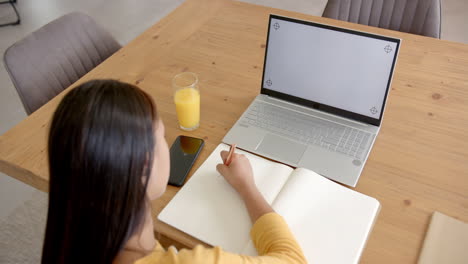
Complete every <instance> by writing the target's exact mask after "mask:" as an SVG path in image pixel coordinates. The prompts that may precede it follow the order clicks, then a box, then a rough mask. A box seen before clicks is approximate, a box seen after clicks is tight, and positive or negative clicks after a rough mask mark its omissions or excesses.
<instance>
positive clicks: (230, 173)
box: [216, 151, 273, 223]
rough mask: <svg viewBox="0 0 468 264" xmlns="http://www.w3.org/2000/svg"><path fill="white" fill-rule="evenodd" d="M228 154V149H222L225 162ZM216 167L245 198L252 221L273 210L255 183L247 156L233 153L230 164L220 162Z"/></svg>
mask: <svg viewBox="0 0 468 264" xmlns="http://www.w3.org/2000/svg"><path fill="white" fill-rule="evenodd" d="M227 156H228V152H227V151H221V158H222V159H223V163H224V162H225V161H226V158H227ZM216 169H217V170H218V172H219V173H220V174H221V175H223V177H224V179H226V181H227V182H229V184H231V186H232V187H233V188H234V189H235V190H236V191H237V192H238V193H239V194H240V196H241V197H242V199H243V200H244V203H245V206H246V207H247V211H248V212H249V215H250V219H252V223H255V221H257V219H258V218H260V217H261V216H262V215H264V214H266V213H269V212H273V209H272V208H271V206H270V205H269V204H268V203H267V202H266V201H265V198H264V197H263V195H262V194H261V193H260V192H259V191H258V189H257V186H256V185H255V181H254V177H253V171H252V166H250V162H249V160H248V159H247V157H246V156H244V155H242V154H236V153H233V154H232V160H231V164H229V166H226V165H224V164H218V165H217V166H216Z"/></svg>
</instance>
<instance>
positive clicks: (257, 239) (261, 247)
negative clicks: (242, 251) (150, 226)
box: [135, 213, 307, 264]
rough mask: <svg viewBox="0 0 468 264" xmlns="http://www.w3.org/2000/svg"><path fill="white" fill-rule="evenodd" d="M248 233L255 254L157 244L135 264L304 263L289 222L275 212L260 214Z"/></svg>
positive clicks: (216, 248) (215, 248)
mask: <svg viewBox="0 0 468 264" xmlns="http://www.w3.org/2000/svg"><path fill="white" fill-rule="evenodd" d="M250 236H251V237H252V241H253V242H254V244H255V247H256V248H257V251H258V254H259V256H258V257H251V256H243V255H239V254H233V253H229V252H225V251H223V250H222V249H221V248H220V247H214V248H206V247H203V246H201V245H199V246H196V247H195V248H194V249H191V250H188V249H182V250H181V251H179V252H178V253H177V252H176V251H175V250H174V249H173V248H169V250H164V248H163V247H162V246H161V245H160V244H159V243H158V244H157V245H156V247H155V249H154V251H153V252H152V253H151V254H149V255H147V256H146V257H144V258H142V259H139V260H137V261H136V262H135V264H156V263H164V264H172V263H174V264H185V263H191V264H198V263H203V264H214V263H216V264H227V263H242V264H248V263H265V264H267V263H268V264H270V263H271V264H273V263H275V264H280V263H288V264H295V263H307V261H306V260H305V257H304V255H303V253H302V250H301V247H300V246H299V244H297V242H296V240H295V239H294V236H293V234H292V233H291V231H290V230H289V227H288V225H287V224H286V222H285V221H284V220H283V218H282V217H281V216H280V215H278V214H276V213H268V214H265V215H263V216H262V217H260V218H259V219H258V220H257V221H256V222H255V224H254V225H253V227H252V230H251V231H250Z"/></svg>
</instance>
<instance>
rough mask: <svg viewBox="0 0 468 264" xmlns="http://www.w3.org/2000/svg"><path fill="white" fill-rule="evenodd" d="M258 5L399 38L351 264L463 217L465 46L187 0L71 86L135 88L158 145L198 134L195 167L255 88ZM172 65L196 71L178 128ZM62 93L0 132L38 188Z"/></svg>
mask: <svg viewBox="0 0 468 264" xmlns="http://www.w3.org/2000/svg"><path fill="white" fill-rule="evenodd" d="M270 13H275V14H280V15H285V16H292V17H297V18H301V19H308V20H311V21H315V22H321V23H328V24H332V25H338V26H344V27H348V28H353V29H357V30H362V31H369V32H374V33H379V34H384V35H389V36H394V37H398V38H401V39H403V41H402V46H401V52H400V56H399V59H398V63H397V66H396V72H395V76H394V79H393V84H392V89H391V92H390V95H389V98H388V103H387V109H386V113H385V118H384V121H383V127H382V129H381V132H380V134H379V136H378V137H377V141H376V142H375V145H374V148H373V150H372V152H371V154H370V157H369V160H368V162H367V164H366V166H365V168H364V171H363V173H362V176H361V179H360V181H359V183H358V185H357V188H356V190H357V191H359V192H362V193H364V194H367V195H370V196H373V197H375V198H377V199H378V200H379V201H380V202H381V203H382V210H381V213H380V216H379V218H378V221H377V222H376V225H375V227H374V230H373V232H372V235H371V236H370V240H369V242H368V244H367V247H366V249H365V250H364V253H363V256H362V261H361V263H414V262H415V261H416V260H417V258H418V255H419V251H420V248H421V246H422V242H423V239H424V236H425V232H426V229H427V227H428V223H429V220H430V216H431V214H432V212H433V211H434V210H438V211H440V212H442V213H445V214H447V215H450V216H453V217H455V218H458V219H461V220H463V221H468V45H464V44H459V43H453V42H448V41H442V40H437V39H432V38H427V37H421V36H416V35H411V34H405V33H399V32H394V31H389V30H383V29H377V28H372V27H367V26H362V25H357V24H351V23H346V22H341V21H334V20H330V19H326V18H320V17H313V16H309V15H304V14H299V13H294V12H288V11H283V10H278V9H272V8H268V7H262V6H256V5H251V4H246V3H241V2H232V1H227V0H217V1H213V0H188V1H187V2H185V3H184V4H182V5H181V6H180V7H179V8H178V9H177V10H175V11H174V12H173V13H171V14H170V15H168V16H167V17H165V18H164V19H162V20H161V21H160V22H159V23H157V24H156V25H154V26H153V27H151V28H150V29H148V30H147V31H146V32H144V33H143V34H142V35H140V36H139V37H138V38H136V39H135V40H134V41H133V42H131V43H130V44H128V45H127V46H126V47H124V48H123V49H121V50H120V51H118V52H117V53H116V54H114V55H113V56H112V57H111V58H109V59H108V60H106V61H105V62H104V63H102V64H101V65H99V66H98V67H97V68H96V69H94V70H93V71H91V72H90V73H89V74H87V75H86V76H84V77H83V78H82V79H81V80H79V81H78V83H82V82H83V81H85V80H90V79H94V78H114V79H119V80H122V81H126V82H130V83H134V84H137V85H138V86H140V87H142V88H143V89H145V90H146V91H147V92H149V93H150V94H151V95H152V96H153V97H154V98H155V100H156V102H157V106H158V110H159V113H160V115H161V116H162V118H163V120H164V122H165V124H166V129H167V130H166V131H167V132H166V133H167V140H168V142H169V143H171V142H173V141H174V139H175V138H176V136H178V135H179V134H185V135H190V136H195V137H201V138H204V139H205V141H206V146H205V148H204V150H203V151H202V152H201V155H200V158H199V159H198V161H197V162H196V163H195V169H196V168H198V167H199V166H200V164H201V163H202V162H203V161H204V160H205V159H206V157H207V156H208V154H209V153H210V152H211V151H212V150H213V149H214V148H215V146H216V145H218V144H219V143H220V142H221V139H222V138H223V136H224V135H225V133H226V132H227V131H228V130H229V129H230V128H231V126H232V125H233V124H234V122H235V121H236V120H237V119H238V118H239V116H240V115H241V114H242V112H243V111H244V109H245V108H246V107H247V106H248V105H249V103H250V102H251V101H252V100H253V99H254V97H255V96H256V95H257V94H258V93H259V92H260V84H261V76H262V67H263V56H264V52H265V41H266V32H267V23H268V15H269V14H270ZM181 71H193V72H196V73H198V74H199V76H200V78H201V92H202V122H201V127H200V128H199V129H198V130H196V131H194V132H190V133H188V132H182V131H181V130H179V129H178V128H177V123H176V122H177V121H176V116H175V107H174V105H173V102H172V89H171V85H170V81H171V78H172V77H173V76H174V75H175V74H177V73H179V72H181ZM75 85H76V84H75ZM75 85H74V86H75ZM69 89H70V88H69ZM69 89H68V90H69ZM63 94H64V93H62V94H60V95H59V96H57V97H56V98H55V99H53V100H52V101H50V102H49V103H48V104H46V105H45V106H44V107H42V108H41V109H39V110H38V111H37V112H35V113H34V114H32V115H31V116H29V117H28V118H27V119H25V120H24V121H22V122H21V123H20V124H18V125H17V126H16V127H14V128H13V129H11V130H10V131H8V132H7V133H5V134H4V135H2V136H1V137H0V170H1V171H2V172H4V173H6V174H8V175H11V176H12V177H14V178H16V179H18V180H21V181H23V182H25V183H27V184H29V185H31V186H33V187H35V188H37V189H40V190H43V191H47V188H48V166H47V157H46V138H47V131H48V125H49V121H50V118H51V115H52V113H53V111H54V109H55V108H56V106H57V104H58V102H59V100H60V99H61V98H62V97H63ZM193 171H194V170H192V172H193ZM177 191H178V188H174V187H169V188H168V190H167V191H166V193H165V194H164V195H163V197H162V198H160V199H159V200H157V201H155V202H154V204H153V210H154V216H155V217H156V215H158V214H159V212H160V211H161V209H162V208H163V207H164V206H165V205H166V204H167V203H168V202H169V201H170V200H171V198H172V197H173V196H174V195H175V193H176V192H177ZM200 224H203V223H200ZM156 229H157V230H158V231H159V232H160V233H161V234H162V235H163V237H165V240H167V239H169V240H171V241H177V242H179V243H181V244H183V245H186V246H188V247H192V246H193V245H195V244H196V243H198V241H197V240H195V239H193V238H191V237H189V236H187V235H185V234H183V233H182V232H179V231H177V230H174V229H173V228H171V227H169V226H167V225H165V224H163V223H160V222H156ZM311 235H313V234H311ZM337 253H338V254H339V252H337Z"/></svg>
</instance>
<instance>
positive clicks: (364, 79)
mask: <svg viewBox="0 0 468 264" xmlns="http://www.w3.org/2000/svg"><path fill="white" fill-rule="evenodd" d="M270 27H271V28H270V33H269V40H268V51H267V55H266V63H265V75H264V83H263V87H265V88H267V89H270V90H274V91H278V92H281V93H285V94H289V95H293V96H296V97H300V98H304V99H306V100H310V101H314V102H318V103H321V104H326V105H329V106H333V107H336V108H340V109H343V110H347V111H350V112H354V113H358V114H361V115H365V116H368V117H372V118H375V119H379V117H380V113H381V111H382V110H383V109H382V108H383V103H384V98H385V93H386V89H387V84H388V82H389V77H390V75H391V69H392V64H393V60H394V56H395V51H396V48H397V43H395V42H391V41H386V40H381V39H375V38H371V37H365V36H360V35H354V34H350V33H345V32H340V31H335V30H330V29H324V28H319V27H315V26H312V25H304V24H300V23H294V22H289V21H284V20H279V19H275V18H273V19H272V20H271V23H270ZM374 110H375V111H374Z"/></svg>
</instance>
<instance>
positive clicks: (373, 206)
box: [159, 144, 380, 264]
mask: <svg viewBox="0 0 468 264" xmlns="http://www.w3.org/2000/svg"><path fill="white" fill-rule="evenodd" d="M228 149H229V146H228V145H225V144H220V145H219V146H218V147H217V148H216V149H215V150H214V151H213V153H211V155H210V156H209V157H208V159H207V160H206V161H205V162H204V163H203V164H202V165H201V166H200V168H199V169H198V170H197V171H196V172H195V173H194V174H193V176H192V177H191V178H190V180H189V181H188V182H187V183H186V184H185V186H184V187H182V189H181V190H179V192H178V193H177V194H176V195H175V196H174V198H173V199H172V200H171V202H170V203H169V204H168V205H167V206H166V208H164V210H163V211H162V212H161V214H160V215H159V219H160V220H161V221H163V222H165V223H167V224H169V225H171V226H173V227H175V228H177V229H179V230H181V231H183V232H185V233H187V234H189V235H191V236H193V237H196V238H198V239H199V240H201V241H204V242H206V243H208V244H211V245H214V246H221V247H222V248H223V249H224V250H227V251H231V252H235V253H240V254H246V255H256V254H257V252H256V250H255V248H254V246H253V243H252V241H251V240H250V236H249V232H250V229H251V227H252V223H251V221H250V218H249V215H248V212H247V210H246V208H245V206H244V203H243V201H242V199H241V198H240V196H239V195H238V194H237V193H236V191H235V190H234V189H233V188H231V186H230V185H229V184H228V183H227V182H226V181H225V180H224V178H223V177H222V176H221V175H220V174H219V173H218V172H217V171H216V165H217V164H218V163H221V162H222V160H221V157H220V155H219V153H220V152H221V151H222V150H228ZM236 153H242V154H245V155H246V156H247V157H248V159H249V160H250V163H251V164H252V168H253V171H254V177H255V183H256V184H257V186H258V189H259V190H260V192H261V193H262V194H263V195H264V196H265V199H266V200H267V201H268V203H270V204H271V205H272V207H273V209H274V210H275V211H276V212H277V213H279V214H280V215H282V216H283V217H284V218H285V220H286V222H287V223H288V224H289V227H290V228H291V230H292V232H293V233H294V235H295V237H296V239H297V240H298V242H299V244H300V245H301V247H302V249H303V251H304V254H305V256H306V258H307V260H308V262H309V263H321V264H327V263H340V264H342V263H358V261H359V258H360V256H361V253H362V251H363V249H364V246H365V244H366V241H367V238H368V236H369V234H370V232H371V230H372V227H373V224H374V221H375V219H376V217H377V215H378V212H379V209H380V203H379V202H378V201H377V200H376V199H374V198H372V197H369V196H366V195H363V194H360V193H358V192H355V191H353V190H350V189H348V188H346V187H343V186H341V185H339V184H337V183H335V182H332V181H330V180H328V179H326V178H324V177H322V176H320V175H318V174H317V173H315V172H312V171H310V170H307V169H302V168H298V169H295V170H294V169H292V168H291V167H288V166H286V165H283V164H279V163H276V162H272V161H269V160H267V159H264V158H261V157H259V156H256V155H253V154H250V153H247V152H244V151H241V150H237V151H236Z"/></svg>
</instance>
